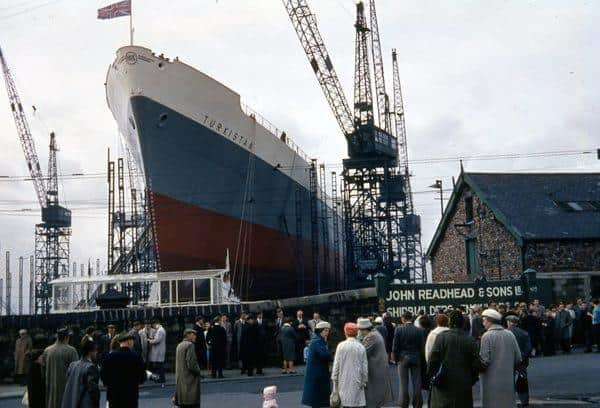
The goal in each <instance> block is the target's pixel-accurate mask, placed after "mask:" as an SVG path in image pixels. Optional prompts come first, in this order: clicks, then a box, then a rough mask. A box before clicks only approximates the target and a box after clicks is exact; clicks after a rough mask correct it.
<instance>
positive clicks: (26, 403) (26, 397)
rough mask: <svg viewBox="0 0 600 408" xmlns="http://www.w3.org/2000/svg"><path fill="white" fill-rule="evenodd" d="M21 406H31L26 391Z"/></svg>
mask: <svg viewBox="0 0 600 408" xmlns="http://www.w3.org/2000/svg"><path fill="white" fill-rule="evenodd" d="M21 405H23V406H26V407H28V406H29V393H28V392H27V390H25V394H23V399H22V400H21Z"/></svg>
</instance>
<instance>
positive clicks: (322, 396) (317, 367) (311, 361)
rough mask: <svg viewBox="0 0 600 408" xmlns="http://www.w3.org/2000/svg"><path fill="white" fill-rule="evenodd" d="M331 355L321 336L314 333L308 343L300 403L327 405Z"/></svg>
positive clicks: (312, 406) (317, 405)
mask: <svg viewBox="0 0 600 408" xmlns="http://www.w3.org/2000/svg"><path fill="white" fill-rule="evenodd" d="M331 358H332V355H331V352H330V351H329V348H328V347H327V342H326V341H325V339H323V337H321V336H319V335H317V334H315V335H314V336H313V338H312V340H311V341H310V344H309V345H308V358H307V359H306V372H305V374H304V390H303V393H302V404H303V405H308V406H309V407H311V408H320V407H328V406H329V395H330V394H331V384H330V378H329V377H330V376H329V362H330V361H331Z"/></svg>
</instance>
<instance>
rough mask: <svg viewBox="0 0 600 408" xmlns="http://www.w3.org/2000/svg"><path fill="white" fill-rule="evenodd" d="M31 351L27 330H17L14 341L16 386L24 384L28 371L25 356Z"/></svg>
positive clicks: (31, 345)
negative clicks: (17, 336) (17, 333)
mask: <svg viewBox="0 0 600 408" xmlns="http://www.w3.org/2000/svg"><path fill="white" fill-rule="evenodd" d="M32 349H33V343H32V341H31V337H29V334H28V333H27V330H25V329H21V330H19V338H18V339H17V340H16V341H15V383H17V384H21V385H24V384H25V381H26V379H27V371H28V364H27V357H26V354H27V353H28V352H30V351H31V350H32Z"/></svg>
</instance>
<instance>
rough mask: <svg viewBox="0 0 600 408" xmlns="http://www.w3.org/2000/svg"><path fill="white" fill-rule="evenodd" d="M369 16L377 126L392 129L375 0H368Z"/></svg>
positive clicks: (388, 130)
mask: <svg viewBox="0 0 600 408" xmlns="http://www.w3.org/2000/svg"><path fill="white" fill-rule="evenodd" d="M369 18H370V23H371V24H370V27H369V28H370V30H371V54H372V56H373V73H374V77H375V94H376V95H375V97H376V99H375V100H376V101H377V117H378V119H379V122H378V126H379V127H381V128H383V129H385V131H386V132H391V131H392V129H391V128H392V126H391V121H390V115H389V110H390V107H389V102H388V98H387V93H386V92H385V76H384V74H383V54H382V53H381V40H380V39H379V24H378V22H377V10H376V9H375V0H369Z"/></svg>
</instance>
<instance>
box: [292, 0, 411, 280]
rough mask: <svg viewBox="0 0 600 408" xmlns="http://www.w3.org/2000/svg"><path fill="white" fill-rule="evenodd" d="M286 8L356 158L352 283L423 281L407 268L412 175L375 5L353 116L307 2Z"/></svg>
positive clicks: (361, 44)
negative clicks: (392, 102)
mask: <svg viewBox="0 0 600 408" xmlns="http://www.w3.org/2000/svg"><path fill="white" fill-rule="evenodd" d="M282 1H283V4H284V6H285V8H286V11H287V12H288V15H289V17H290V19H291V21H292V25H293V26H294V29H295V30H296V34H297V35H298V38H299V40H300V43H301V45H302V47H303V49H304V51H305V53H306V55H307V57H308V60H309V62H310V65H311V67H312V69H313V71H314V73H315V75H316V77H317V80H318V82H319V85H320V86H321V89H322V90H323V93H324V94H325V98H326V99H327V101H328V102H329V105H330V107H331V110H332V112H333V113H334V116H335V118H336V120H337V122H338V124H339V126H340V129H341V130H342V133H343V134H344V136H345V138H346V140H347V143H348V156H349V158H348V159H345V160H344V161H343V164H344V172H343V183H344V185H343V197H344V198H343V205H344V220H345V232H346V263H345V264H346V266H347V274H348V276H349V281H350V282H351V285H352V286H363V285H368V284H369V282H370V280H371V279H372V277H373V275H374V273H376V272H378V271H382V272H384V273H386V274H387V275H388V277H389V278H390V279H402V280H412V279H413V278H415V277H416V274H415V273H411V271H409V268H408V267H407V265H406V262H407V261H406V259H407V258H408V255H407V254H406V253H403V252H404V251H406V245H404V242H403V241H404V240H403V238H402V236H403V233H404V232H403V231H404V230H405V228H404V225H405V224H406V220H405V219H404V217H403V214H404V211H403V209H405V208H406V206H407V203H406V199H407V196H406V192H405V174H404V173H405V172H404V169H402V170H400V169H399V168H398V144H397V136H399V135H397V134H396V129H394V128H393V127H392V120H391V119H392V117H393V114H392V112H390V106H389V99H388V95H387V93H386V91H385V77H384V64H383V57H382V52H381V41H380V37H379V26H378V23H377V12H376V9H375V2H374V0H369V12H370V18H369V19H367V18H366V16H365V7H364V4H363V2H358V3H357V6H356V17H357V18H356V21H355V25H354V26H355V29H356V40H355V53H356V54H355V69H354V105H353V110H352V111H351V110H350V105H349V104H348V102H347V100H346V98H345V96H344V92H343V89H342V87H341V85H340V81H339V79H338V77H337V75H336V73H335V70H334V68H333V64H332V62H331V58H330V57H329V53H328V52H327V49H326V48H325V44H324V42H323V39H322V37H321V34H320V33H319V29H318V27H317V23H316V19H315V17H314V15H313V14H312V12H311V11H310V9H309V6H308V4H307V1H306V0H282ZM367 22H368V23H367ZM369 47H370V48H371V49H370V53H369ZM370 58H371V59H372V63H373V77H374V80H375V84H374V90H375V95H373V82H372V79H371V74H370V63H371V62H370ZM373 100H375V103H376V108H375V106H374V101H373ZM402 167H404V165H403V166H402ZM409 205H411V206H412V202H411V203H410V204H409Z"/></svg>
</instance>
